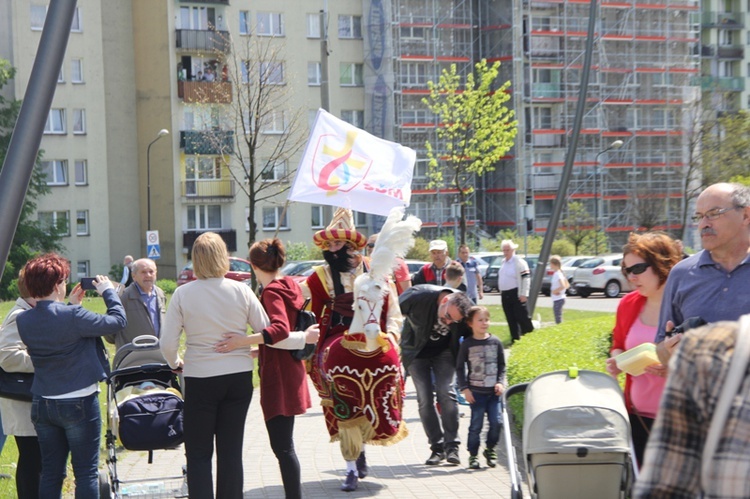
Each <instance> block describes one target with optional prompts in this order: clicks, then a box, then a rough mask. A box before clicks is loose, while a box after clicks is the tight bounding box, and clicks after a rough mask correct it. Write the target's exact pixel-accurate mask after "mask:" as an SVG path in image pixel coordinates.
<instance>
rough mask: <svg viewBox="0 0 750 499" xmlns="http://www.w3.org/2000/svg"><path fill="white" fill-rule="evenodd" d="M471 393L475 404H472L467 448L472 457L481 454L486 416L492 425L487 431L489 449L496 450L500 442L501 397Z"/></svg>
mask: <svg viewBox="0 0 750 499" xmlns="http://www.w3.org/2000/svg"><path fill="white" fill-rule="evenodd" d="M471 393H472V394H473V395H474V403H473V404H471V423H470V424H469V438H468V440H467V442H466V447H467V449H468V450H469V454H470V455H472V456H476V455H477V454H478V453H479V434H480V433H482V426H484V415H485V414H487V420H488V421H489V423H490V428H489V430H487V448H488V449H494V448H495V446H496V445H497V442H498V441H499V440H500V397H499V396H498V395H494V394H492V395H484V394H480V393H476V392H474V391H472V392H471Z"/></svg>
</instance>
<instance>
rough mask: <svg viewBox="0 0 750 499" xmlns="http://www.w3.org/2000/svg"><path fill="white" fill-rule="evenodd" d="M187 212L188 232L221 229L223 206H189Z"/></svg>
mask: <svg viewBox="0 0 750 499" xmlns="http://www.w3.org/2000/svg"><path fill="white" fill-rule="evenodd" d="M187 212H188V221H187V222H188V223H187V226H188V230H203V229H221V205H218V204H197V205H189V206H188V207H187Z"/></svg>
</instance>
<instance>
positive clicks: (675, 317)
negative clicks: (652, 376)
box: [655, 183, 750, 365]
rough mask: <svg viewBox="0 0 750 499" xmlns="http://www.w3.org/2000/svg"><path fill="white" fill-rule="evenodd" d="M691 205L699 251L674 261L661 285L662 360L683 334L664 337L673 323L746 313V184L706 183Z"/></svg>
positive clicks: (749, 210)
mask: <svg viewBox="0 0 750 499" xmlns="http://www.w3.org/2000/svg"><path fill="white" fill-rule="evenodd" d="M695 210H696V211H695V215H694V216H693V221H694V222H695V223H697V224H698V229H699V231H700V236H701V242H702V244H703V250H702V251H699V252H698V253H696V254H694V255H693V256H691V257H689V258H687V259H685V260H682V261H681V262H679V263H678V264H677V265H675V266H674V267H673V268H672V271H671V272H670V273H669V277H668V278H667V283H666V284H665V286H664V296H663V298H662V302H661V311H660V313H659V328H658V329H657V333H656V338H655V342H656V343H657V348H656V351H657V354H658V355H659V359H660V360H661V362H662V364H664V365H667V363H668V362H669V358H670V357H671V355H672V353H673V352H674V350H675V349H676V348H677V344H678V343H679V341H680V338H681V337H682V334H676V335H674V336H672V337H669V338H666V333H667V332H671V331H672V329H673V328H674V326H678V325H680V324H682V323H683V322H684V321H685V320H686V319H688V318H691V317H700V318H701V319H703V320H704V321H706V322H708V323H711V322H718V321H734V320H737V319H739V317H740V316H742V315H744V314H747V313H750V254H749V252H750V188H748V187H746V186H743V185H740V184H728V183H720V184H713V185H710V186H708V187H707V188H706V189H705V190H704V191H703V192H702V193H701V194H700V196H698V200H697V201H696V205H695ZM665 338H666V339H665Z"/></svg>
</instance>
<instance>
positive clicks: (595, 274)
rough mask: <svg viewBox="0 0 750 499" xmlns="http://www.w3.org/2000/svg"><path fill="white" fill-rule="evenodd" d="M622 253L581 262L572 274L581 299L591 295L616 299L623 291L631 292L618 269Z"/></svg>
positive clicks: (628, 283) (627, 282) (628, 282)
mask: <svg viewBox="0 0 750 499" xmlns="http://www.w3.org/2000/svg"><path fill="white" fill-rule="evenodd" d="M621 262H622V253H619V254H616V255H603V256H597V257H594V258H591V259H590V260H588V261H585V262H583V263H582V264H581V265H580V266H579V267H578V268H577V269H576V270H575V273H574V274H573V284H571V287H572V286H575V288H576V291H577V292H578V295H579V296H580V297H581V298H588V297H589V296H590V295H591V293H604V295H605V296H607V297H609V298H617V297H618V296H620V293H622V292H623V291H631V290H632V287H631V286H630V281H628V280H627V279H626V278H625V276H624V275H623V273H622V270H621V269H620V263H621Z"/></svg>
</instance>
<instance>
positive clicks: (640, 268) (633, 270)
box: [622, 262, 651, 275]
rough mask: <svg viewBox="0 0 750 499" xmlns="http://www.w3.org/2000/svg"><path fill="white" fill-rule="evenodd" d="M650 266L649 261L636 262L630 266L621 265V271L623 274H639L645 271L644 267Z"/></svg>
mask: <svg viewBox="0 0 750 499" xmlns="http://www.w3.org/2000/svg"><path fill="white" fill-rule="evenodd" d="M650 266H651V264H650V263H646V262H643V263H636V264H635V265H632V266H630V267H623V268H622V273H623V274H625V275H629V274H633V275H641V274H643V273H644V272H646V269H647V268H649V267H650Z"/></svg>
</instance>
